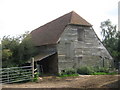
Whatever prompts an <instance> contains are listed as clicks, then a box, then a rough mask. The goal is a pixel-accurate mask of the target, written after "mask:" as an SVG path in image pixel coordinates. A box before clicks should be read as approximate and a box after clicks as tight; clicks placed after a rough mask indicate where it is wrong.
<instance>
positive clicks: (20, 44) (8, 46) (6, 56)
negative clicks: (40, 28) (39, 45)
mask: <svg viewBox="0 0 120 90" xmlns="http://www.w3.org/2000/svg"><path fill="white" fill-rule="evenodd" d="M1 42H2V67H4V68H6V67H14V66H20V65H22V64H24V63H26V62H27V61H28V60H30V58H31V57H32V56H34V55H36V54H37V49H36V48H35V47H34V45H33V43H32V40H31V36H30V34H29V32H26V33H25V34H23V35H21V36H18V37H10V36H4V37H3V38H2V40H1Z"/></svg>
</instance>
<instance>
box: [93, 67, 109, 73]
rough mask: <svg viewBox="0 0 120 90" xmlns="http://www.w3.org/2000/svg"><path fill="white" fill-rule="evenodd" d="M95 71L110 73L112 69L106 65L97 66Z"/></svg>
mask: <svg viewBox="0 0 120 90" xmlns="http://www.w3.org/2000/svg"><path fill="white" fill-rule="evenodd" d="M94 71H95V72H105V73H109V71H110V69H109V68H106V67H95V68H94Z"/></svg>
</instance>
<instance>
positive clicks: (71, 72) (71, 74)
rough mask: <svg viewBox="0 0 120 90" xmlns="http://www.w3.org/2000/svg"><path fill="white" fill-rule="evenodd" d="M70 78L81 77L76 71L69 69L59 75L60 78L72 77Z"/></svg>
mask: <svg viewBox="0 0 120 90" xmlns="http://www.w3.org/2000/svg"><path fill="white" fill-rule="evenodd" d="M70 76H72V77H73V76H79V74H78V73H76V70H74V69H67V70H65V71H64V72H61V73H60V74H59V77H70Z"/></svg>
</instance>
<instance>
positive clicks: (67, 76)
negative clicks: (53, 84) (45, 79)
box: [59, 74, 79, 78]
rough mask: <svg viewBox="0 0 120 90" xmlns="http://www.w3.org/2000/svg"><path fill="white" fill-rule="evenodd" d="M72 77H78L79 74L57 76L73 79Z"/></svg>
mask: <svg viewBox="0 0 120 90" xmlns="http://www.w3.org/2000/svg"><path fill="white" fill-rule="evenodd" d="M74 76H79V74H63V75H59V77H61V78H63V77H74Z"/></svg>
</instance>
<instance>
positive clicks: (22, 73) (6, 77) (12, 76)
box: [0, 66, 32, 83]
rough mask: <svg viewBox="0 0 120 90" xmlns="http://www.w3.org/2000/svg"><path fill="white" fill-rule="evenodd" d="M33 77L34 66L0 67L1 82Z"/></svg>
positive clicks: (24, 79) (18, 80) (12, 81)
mask: <svg viewBox="0 0 120 90" xmlns="http://www.w3.org/2000/svg"><path fill="white" fill-rule="evenodd" d="M31 79H32V66H23V67H11V68H2V69H0V83H14V82H20V81H27V80H31Z"/></svg>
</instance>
